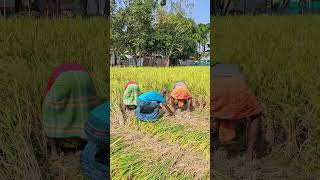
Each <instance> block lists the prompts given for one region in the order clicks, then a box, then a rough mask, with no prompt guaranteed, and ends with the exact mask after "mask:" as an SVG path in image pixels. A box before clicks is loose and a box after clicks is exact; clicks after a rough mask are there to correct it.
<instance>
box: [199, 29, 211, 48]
mask: <svg viewBox="0 0 320 180" xmlns="http://www.w3.org/2000/svg"><path fill="white" fill-rule="evenodd" d="M198 29H199V43H200V44H201V45H202V47H203V51H206V45H207V43H208V35H209V32H210V24H201V23H200V24H198Z"/></svg>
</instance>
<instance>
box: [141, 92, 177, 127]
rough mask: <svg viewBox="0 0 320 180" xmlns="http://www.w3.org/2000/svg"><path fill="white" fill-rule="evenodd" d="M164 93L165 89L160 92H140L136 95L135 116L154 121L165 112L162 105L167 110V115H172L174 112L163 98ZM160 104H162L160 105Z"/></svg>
mask: <svg viewBox="0 0 320 180" xmlns="http://www.w3.org/2000/svg"><path fill="white" fill-rule="evenodd" d="M165 94H166V91H165V90H163V91H162V92H161V93H159V92H157V91H148V92H146V93H143V94H141V95H140V96H139V97H138V102H137V108H136V110H135V115H136V117H137V118H138V119H139V120H142V121H155V120H157V119H159V118H161V117H162V115H163V114H164V113H165V111H164V110H163V109H162V107H164V108H165V109H166V110H167V112H168V113H169V115H171V116H173V115H174V113H173V112H172V110H171V109H170V108H169V107H168V106H167V104H166V100H165V98H164V95H165ZM160 104H162V107H160Z"/></svg>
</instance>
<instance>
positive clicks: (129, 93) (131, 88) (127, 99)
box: [122, 82, 140, 106]
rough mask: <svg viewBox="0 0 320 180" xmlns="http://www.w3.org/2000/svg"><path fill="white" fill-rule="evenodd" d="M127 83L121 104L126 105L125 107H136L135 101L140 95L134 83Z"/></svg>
mask: <svg viewBox="0 0 320 180" xmlns="http://www.w3.org/2000/svg"><path fill="white" fill-rule="evenodd" d="M129 83H130V84H129ZM129 83H127V85H126V87H125V90H124V93H123V96H122V99H123V103H124V105H127V106H136V105H137V99H138V96H139V94H140V90H139V86H138V84H136V83H132V82H129Z"/></svg>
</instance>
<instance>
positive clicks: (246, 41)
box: [212, 16, 320, 179]
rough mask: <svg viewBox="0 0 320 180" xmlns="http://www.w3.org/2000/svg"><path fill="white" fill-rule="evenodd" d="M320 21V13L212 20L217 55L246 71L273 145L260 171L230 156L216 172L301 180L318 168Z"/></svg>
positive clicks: (319, 147) (267, 134)
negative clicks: (243, 168)
mask: <svg viewBox="0 0 320 180" xmlns="http://www.w3.org/2000/svg"><path fill="white" fill-rule="evenodd" d="M319 20H320V16H244V17H223V18H222V17H221V18H220V17H219V18H216V19H214V20H213V24H215V31H216V32H215V34H214V36H213V40H212V42H214V46H215V47H214V49H215V56H216V59H217V61H220V62H223V63H235V64H238V65H239V66H240V68H241V69H242V71H243V73H244V74H245V76H246V79H247V81H248V84H249V86H250V87H251V89H252V90H253V92H254V94H255V95H256V96H257V97H258V99H259V101H260V102H261V103H262V105H263V108H264V114H265V118H264V119H263V123H262V125H263V130H264V134H265V136H266V139H267V140H268V142H269V143H270V149H271V152H270V154H269V155H268V156H266V157H264V158H262V159H260V160H259V163H257V164H260V165H255V166H253V167H255V168H256V169H258V170H257V171H252V170H249V169H248V170H247V172H245V171H244V170H242V169H241V167H242V165H241V164H238V163H237V162H238V161H237V160H235V159H230V160H228V159H226V161H223V164H220V165H218V164H217V170H216V173H217V174H219V173H220V174H223V175H227V174H228V173H227V172H224V173H222V172H219V169H222V168H218V166H223V168H224V169H229V168H231V169H232V167H234V168H233V169H235V170H234V172H235V171H239V172H243V173H248V174H247V175H248V176H247V177H256V178H257V179H263V178H273V179H281V178H282V179H283V178H289V179H290V178H294V179H300V177H303V176H304V177H313V176H312V173H317V172H319V167H320V154H319V152H320V141H319V136H320V134H319V132H320V131H319V129H320V126H319V122H320V106H319V105H320V94H319V89H320V83H319V82H320V81H319V69H320V59H319V57H320V54H319V50H318V49H319V46H320V41H318V39H319V37H320V33H319V31H318V29H319V27H320V23H319V22H320V21H319ZM216 158H219V157H216ZM229 161H230V163H228V162H229ZM232 164H234V165H236V166H233V165H232ZM251 172H252V173H251ZM231 174H232V173H231ZM233 174H236V172H235V173H233ZM239 176H240V175H239ZM241 177H243V176H242V175H241ZM301 179H304V178H301ZM311 179H312V178H311Z"/></svg>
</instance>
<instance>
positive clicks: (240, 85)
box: [211, 64, 262, 159]
mask: <svg viewBox="0 0 320 180" xmlns="http://www.w3.org/2000/svg"><path fill="white" fill-rule="evenodd" d="M211 73H212V74H211V78H212V79H211V83H212V84H211V89H212V92H211V98H212V99H211V103H212V104H211V117H213V121H214V123H215V126H216V128H217V131H218V135H219V140H218V142H219V144H228V143H230V142H231V141H232V140H233V139H234V138H235V136H236V131H235V124H236V123H238V122H240V121H242V120H243V122H245V124H246V156H247V158H249V159H252V158H253V154H254V149H255V145H256V140H257V135H258V130H259V122H260V114H261V112H262V108H261V106H260V105H259V102H258V101H257V99H256V97H255V96H254V95H253V94H252V92H251V91H250V89H249V88H248V87H247V85H246V83H245V80H244V77H243V75H242V74H241V72H240V70H239V68H238V66H236V65H233V64H216V65H215V66H214V67H213V70H212V71H211Z"/></svg>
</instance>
